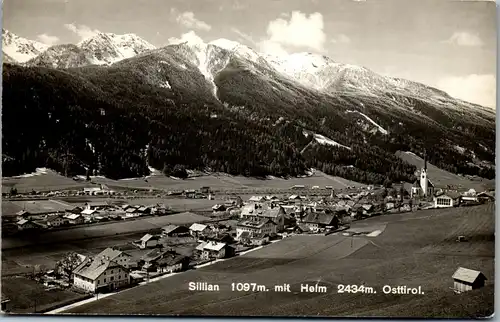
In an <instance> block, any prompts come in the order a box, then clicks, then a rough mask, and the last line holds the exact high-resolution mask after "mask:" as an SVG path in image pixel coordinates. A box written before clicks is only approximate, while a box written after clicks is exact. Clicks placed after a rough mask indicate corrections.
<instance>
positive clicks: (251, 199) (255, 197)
mask: <svg viewBox="0 0 500 322" xmlns="http://www.w3.org/2000/svg"><path fill="white" fill-rule="evenodd" d="M248 201H249V202H262V201H264V197H263V196H252V197H250V199H248Z"/></svg>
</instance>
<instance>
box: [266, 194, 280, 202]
mask: <svg viewBox="0 0 500 322" xmlns="http://www.w3.org/2000/svg"><path fill="white" fill-rule="evenodd" d="M265 198H266V200H267V201H279V198H278V197H276V196H274V195H270V196H266V197H265Z"/></svg>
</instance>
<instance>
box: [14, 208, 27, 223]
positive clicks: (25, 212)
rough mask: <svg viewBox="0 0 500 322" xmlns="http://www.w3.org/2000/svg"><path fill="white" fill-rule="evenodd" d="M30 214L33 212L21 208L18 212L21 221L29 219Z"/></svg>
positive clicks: (17, 215)
mask: <svg viewBox="0 0 500 322" xmlns="http://www.w3.org/2000/svg"><path fill="white" fill-rule="evenodd" d="M30 216H31V214H30V213H29V212H27V211H25V210H20V211H18V212H16V218H17V221H20V220H23V219H29V217H30Z"/></svg>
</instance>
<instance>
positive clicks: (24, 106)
mask: <svg viewBox="0 0 500 322" xmlns="http://www.w3.org/2000/svg"><path fill="white" fill-rule="evenodd" d="M178 50H179V49H178V48H167V49H162V50H158V51H155V52H153V53H151V54H143V55H139V56H137V57H135V58H132V59H128V60H124V61H122V62H119V63H116V64H114V65H113V66H111V67H97V66H89V67H82V68H73V69H50V68H44V67H20V66H16V65H10V64H4V65H3V68H4V69H3V102H2V103H3V166H2V170H3V175H4V176H10V175H17V174H21V173H25V172H31V171H33V170H34V169H35V168H36V167H41V166H45V167H49V168H52V169H54V170H56V171H59V172H61V173H63V174H66V175H68V176H69V175H75V174H85V173H87V174H89V173H99V174H101V175H105V176H107V177H110V178H114V179H118V178H127V177H138V176H143V175H147V174H149V168H148V166H151V167H153V168H156V169H160V170H162V171H163V172H164V173H165V174H167V175H176V176H182V175H183V174H185V169H200V170H208V171H219V172H227V173H230V174H242V175H247V176H265V175H275V176H283V177H286V176H296V175H299V174H303V173H305V172H306V171H307V170H308V169H309V168H311V167H314V168H318V169H320V170H322V171H324V172H326V173H328V174H332V175H338V176H341V177H344V178H347V179H350V180H354V181H358V182H363V183H382V182H384V181H385V180H387V179H389V180H391V181H401V180H404V181H411V180H413V179H414V172H415V170H416V168H415V167H414V166H412V165H410V164H408V163H405V162H403V161H402V160H401V159H399V158H397V157H396V156H395V155H394V153H395V152H396V151H398V150H403V151H413V152H415V153H420V154H421V153H422V152H423V150H424V149H427V151H432V152H431V153H429V158H430V161H431V162H432V163H433V164H435V165H437V166H439V167H442V168H444V169H446V170H449V171H452V172H455V173H458V172H460V173H466V174H479V175H482V176H485V177H489V178H491V177H494V168H491V167H485V166H477V165H475V164H474V160H482V161H486V162H493V161H494V143H495V141H494V139H495V136H494V134H495V132H494V119H493V121H492V120H491V118H489V117H483V116H481V115H482V114H478V115H477V116H473V117H468V116H469V115H468V114H467V113H468V112H466V111H465V110H462V111H460V110H459V112H454V111H453V110H452V109H445V108H443V107H441V106H437V107H436V106H432V105H430V104H429V103H428V102H425V101H422V100H419V99H417V98H411V97H403V98H402V99H404V100H406V101H408V102H409V103H408V104H411V108H412V112H411V113H410V112H408V111H409V110H406V109H405V108H404V107H403V106H400V105H399V103H398V104H396V103H394V101H393V100H392V99H391V100H387V99H386V98H384V97H381V98H375V99H374V98H373V97H368V96H364V95H352V93H351V94H344V93H338V94H336V95H333V94H328V95H326V94H321V93H319V92H315V91H309V90H307V89H306V88H304V87H302V86H300V85H297V84H294V83H293V82H292V81H290V80H288V79H286V78H283V77H281V76H279V75H278V74H277V73H276V72H275V71H272V70H270V69H268V68H267V67H259V66H257V65H255V63H250V62H248V61H244V60H238V59H233V58H230V60H229V62H228V64H227V65H225V68H223V69H222V70H220V71H219V72H218V73H217V75H216V77H215V78H214V85H213V86H216V91H215V94H214V91H213V87H212V85H210V83H209V82H207V81H206V79H205V78H204V76H203V75H202V74H200V72H199V70H198V69H197V67H196V66H195V65H194V64H193V63H192V62H190V61H188V60H183V58H182V57H179V56H177V52H178ZM166 62H168V63H166ZM401 104H402V103H401ZM405 104H406V103H405ZM352 111H362V113H361V114H359V113H358V114H356V113H352ZM414 111H418V113H416V112H414ZM464 111H465V112H464ZM472 114H473V113H472ZM474 115H475V114H474ZM368 117H369V118H370V119H371V120H373V122H376V123H377V125H378V124H380V126H383V128H384V129H385V130H387V131H388V133H389V134H382V133H380V131H379V132H377V131H376V129H375V130H373V124H371V123H370V122H367V121H366V120H367V118H368ZM304 130H307V131H310V132H311V133H317V134H321V135H323V136H324V137H327V138H329V139H331V140H334V141H335V142H337V143H339V144H341V145H343V146H345V147H347V148H344V147H339V146H332V145H328V144H321V143H320V142H317V141H316V140H315V139H314V137H313V136H306V135H304ZM472 138H475V139H476V141H475V142H474V141H472ZM458 145H460V148H462V149H464V150H465V151H466V152H464V151H463V150H460V149H459V150H457V148H456V146H458ZM478 146H481V147H482V148H480V149H478ZM467 151H469V152H467ZM470 151H473V155H472V153H471V152H470Z"/></svg>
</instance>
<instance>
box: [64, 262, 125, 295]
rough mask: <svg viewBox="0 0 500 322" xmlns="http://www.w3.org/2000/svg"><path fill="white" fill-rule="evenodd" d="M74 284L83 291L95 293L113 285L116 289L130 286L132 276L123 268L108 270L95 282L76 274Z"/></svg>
mask: <svg viewBox="0 0 500 322" xmlns="http://www.w3.org/2000/svg"><path fill="white" fill-rule="evenodd" d="M73 284H74V285H75V286H76V287H78V288H80V289H82V290H85V291H88V292H95V291H96V289H98V288H101V287H105V286H109V285H112V286H113V287H114V288H118V287H122V286H126V285H129V284H130V275H129V274H128V272H127V271H126V270H125V269H123V268H120V267H113V268H108V269H107V270H106V271H104V272H103V273H102V274H101V275H100V276H99V277H98V278H96V279H95V280H91V279H89V278H86V277H84V276H81V275H78V274H75V276H74V279H73Z"/></svg>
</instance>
